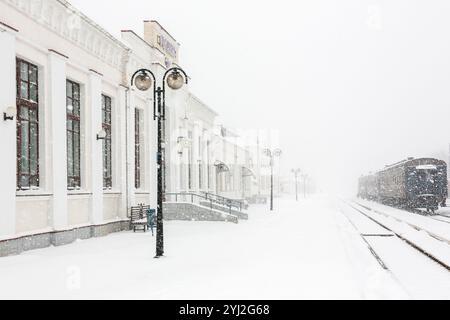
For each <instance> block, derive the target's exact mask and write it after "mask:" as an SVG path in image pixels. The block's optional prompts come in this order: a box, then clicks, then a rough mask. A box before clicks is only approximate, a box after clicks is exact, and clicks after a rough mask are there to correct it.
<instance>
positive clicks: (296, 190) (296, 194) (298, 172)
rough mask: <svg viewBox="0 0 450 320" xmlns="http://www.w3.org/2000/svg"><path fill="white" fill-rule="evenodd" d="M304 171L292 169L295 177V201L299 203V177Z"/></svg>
mask: <svg viewBox="0 0 450 320" xmlns="http://www.w3.org/2000/svg"><path fill="white" fill-rule="evenodd" d="M301 172H302V171H301V170H300V169H292V173H293V174H294V175H295V199H296V201H298V175H299V174H300V173H301Z"/></svg>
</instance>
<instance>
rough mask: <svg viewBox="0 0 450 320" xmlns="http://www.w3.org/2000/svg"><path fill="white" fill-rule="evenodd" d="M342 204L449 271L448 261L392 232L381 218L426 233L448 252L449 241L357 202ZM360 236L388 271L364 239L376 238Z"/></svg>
mask: <svg viewBox="0 0 450 320" xmlns="http://www.w3.org/2000/svg"><path fill="white" fill-rule="evenodd" d="M343 202H344V203H345V204H346V205H347V206H349V207H350V208H352V209H353V210H354V211H355V212H357V213H359V214H361V215H363V216H365V217H366V218H368V219H369V220H371V221H372V222H374V223H375V224H377V225H378V226H380V227H381V228H383V229H384V230H386V231H387V232H389V233H390V234H392V236H395V237H397V238H399V239H401V240H402V241H403V242H404V243H406V244H407V245H408V246H410V247H412V248H413V249H415V250H416V251H418V252H419V253H421V254H422V255H423V256H425V257H427V258H428V259H430V260H432V261H433V262H435V263H437V264H438V265H439V266H441V267H443V268H444V269H446V270H447V271H450V262H449V261H448V260H449V259H446V258H445V257H441V256H440V255H439V254H437V253H436V252H432V251H433V250H430V249H429V248H426V246H424V245H423V244H421V243H419V241H416V240H414V239H412V238H411V237H408V235H407V234H404V233H401V232H398V231H396V230H394V228H392V227H390V226H388V224H387V223H386V222H383V221H382V220H383V217H384V218H393V219H395V220H396V221H398V222H401V223H406V224H407V225H409V226H410V227H411V228H413V229H414V230H416V231H420V232H425V233H427V234H428V235H429V236H430V237H431V238H432V239H433V241H437V242H440V243H441V244H445V245H446V246H449V247H448V250H449V252H450V240H449V239H444V238H442V237H439V236H436V235H434V234H433V233H432V232H429V231H427V230H424V229H423V228H421V227H419V226H415V225H413V224H411V223H408V222H405V221H402V220H400V219H398V218H395V217H392V216H390V215H388V214H385V213H381V212H379V211H377V210H373V209H372V208H369V207H367V206H363V205H361V204H359V203H357V202H348V201H344V200H343ZM373 213H375V217H374V214H373ZM380 218H381V219H380ZM347 219H349V221H350V223H352V224H353V226H354V227H355V228H356V226H355V225H354V223H353V222H352V221H351V219H350V218H349V217H347ZM361 236H362V238H363V239H364V241H365V242H366V243H367V244H368V246H369V250H370V251H371V253H372V255H374V257H375V258H376V259H377V261H378V262H379V263H380V265H381V266H382V267H383V268H384V269H388V268H387V265H386V263H385V262H384V261H383V260H382V258H381V257H380V255H379V254H378V253H377V252H375V250H374V249H373V247H372V246H371V245H370V243H369V242H368V241H367V239H366V237H370V236H376V235H364V234H361ZM379 236H389V234H383V235H379Z"/></svg>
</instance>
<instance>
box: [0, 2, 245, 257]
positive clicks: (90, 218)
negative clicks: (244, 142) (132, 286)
mask: <svg viewBox="0 0 450 320" xmlns="http://www.w3.org/2000/svg"><path fill="white" fill-rule="evenodd" d="M0 46H1V48H2V50H0V69H1V70H2V72H1V73H0V85H1V94H0V112H1V115H4V116H3V117H2V119H1V120H2V121H1V122H0V141H1V145H2V156H1V157H0V176H1V177H2V179H1V181H0V190H1V192H0V203H2V208H1V209H0V255H5V254H10V253H15V252H20V251H22V250H26V249H28V248H35V247H44V246H47V245H49V244H56V245H59V244H65V243H70V242H72V241H73V240H75V239H77V238H89V237H92V236H97V235H103V234H107V233H110V232H113V231H120V230H124V229H127V228H128V213H129V209H130V207H131V206H133V205H136V204H139V203H146V204H150V205H151V206H152V207H156V194H157V189H156V185H157V184H156V176H157V166H156V154H157V148H156V142H157V141H156V132H157V131H156V121H154V118H153V100H152V99H153V97H152V96H151V95H150V94H149V93H146V92H140V91H137V90H135V89H134V88H132V87H130V79H131V77H132V75H133V73H134V72H135V71H136V70H138V69H140V68H149V69H151V70H152V71H153V72H154V73H155V75H156V76H157V78H158V79H161V78H162V76H163V74H164V72H165V71H166V70H167V69H168V68H170V67H173V66H178V63H179V50H180V45H179V44H178V43H177V41H176V40H175V39H174V38H173V37H172V36H171V35H170V34H169V33H168V32H167V31H166V30H165V29H164V28H163V27H162V26H161V25H159V24H158V23H157V22H156V21H145V22H144V37H143V38H142V37H140V36H138V35H137V34H136V33H135V32H133V31H131V30H124V31H122V33H121V39H120V40H119V39H117V38H115V37H114V36H112V35H111V34H109V33H108V32H106V31H105V30H103V29H102V28H101V27H99V26H98V25H97V24H96V23H95V22H94V21H92V20H90V19H89V18H87V17H86V16H85V15H83V14H82V13H81V12H80V11H78V10H77V9H76V8H74V7H72V6H71V5H70V3H69V2H68V1H65V0H0ZM11 114H12V117H11ZM167 114H168V117H167V118H168V119H167V121H166V123H165V128H164V132H165V137H164V141H165V144H164V148H165V151H164V154H165V166H164V167H165V181H164V188H165V190H166V192H167V193H181V192H195V193H201V192H210V193H219V194H220V195H225V196H228V197H231V198H233V199H243V198H245V197H248V196H249V195H250V193H251V190H252V188H250V187H248V186H249V185H251V184H252V183H254V181H253V180H252V177H251V172H252V171H251V170H252V168H251V166H252V160H251V155H250V153H249V152H247V150H246V149H245V147H243V146H240V145H239V143H238V142H237V137H236V136H233V135H230V134H225V133H224V132H225V130H224V129H223V126H220V130H218V128H219V126H218V125H217V123H216V119H217V116H218V115H217V113H216V112H215V111H213V110H212V109H211V108H209V107H208V106H207V105H206V104H204V103H203V102H202V101H201V100H200V99H198V98H197V97H196V96H195V95H193V94H192V93H191V92H189V89H188V87H184V88H182V89H181V90H179V91H177V92H171V91H170V90H169V91H168V92H167ZM167 201H169V199H167ZM2 250H3V251H2Z"/></svg>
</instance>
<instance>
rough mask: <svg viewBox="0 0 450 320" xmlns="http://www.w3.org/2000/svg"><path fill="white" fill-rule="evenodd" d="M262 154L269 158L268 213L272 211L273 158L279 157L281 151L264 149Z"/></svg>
mask: <svg viewBox="0 0 450 320" xmlns="http://www.w3.org/2000/svg"><path fill="white" fill-rule="evenodd" d="M263 152H264V154H265V155H266V156H267V157H269V158H270V211H273V166H274V158H275V157H281V153H282V152H281V150H280V149H275V150H273V151H272V150H270V149H264V151H263Z"/></svg>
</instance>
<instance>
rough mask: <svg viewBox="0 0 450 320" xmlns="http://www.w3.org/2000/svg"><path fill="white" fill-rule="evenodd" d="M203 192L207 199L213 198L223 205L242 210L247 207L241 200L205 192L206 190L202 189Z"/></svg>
mask: <svg viewBox="0 0 450 320" xmlns="http://www.w3.org/2000/svg"><path fill="white" fill-rule="evenodd" d="M201 194H203V195H204V196H205V197H206V199H208V200H210V199H211V200H212V201H214V202H215V203H217V204H219V205H222V206H226V207H228V206H230V207H232V208H235V209H237V210H239V211H241V212H242V209H247V208H246V206H245V203H244V202H243V201H240V200H235V199H230V198H226V197H223V196H219V195H217V194H213V193H209V192H204V191H202V192H201Z"/></svg>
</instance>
